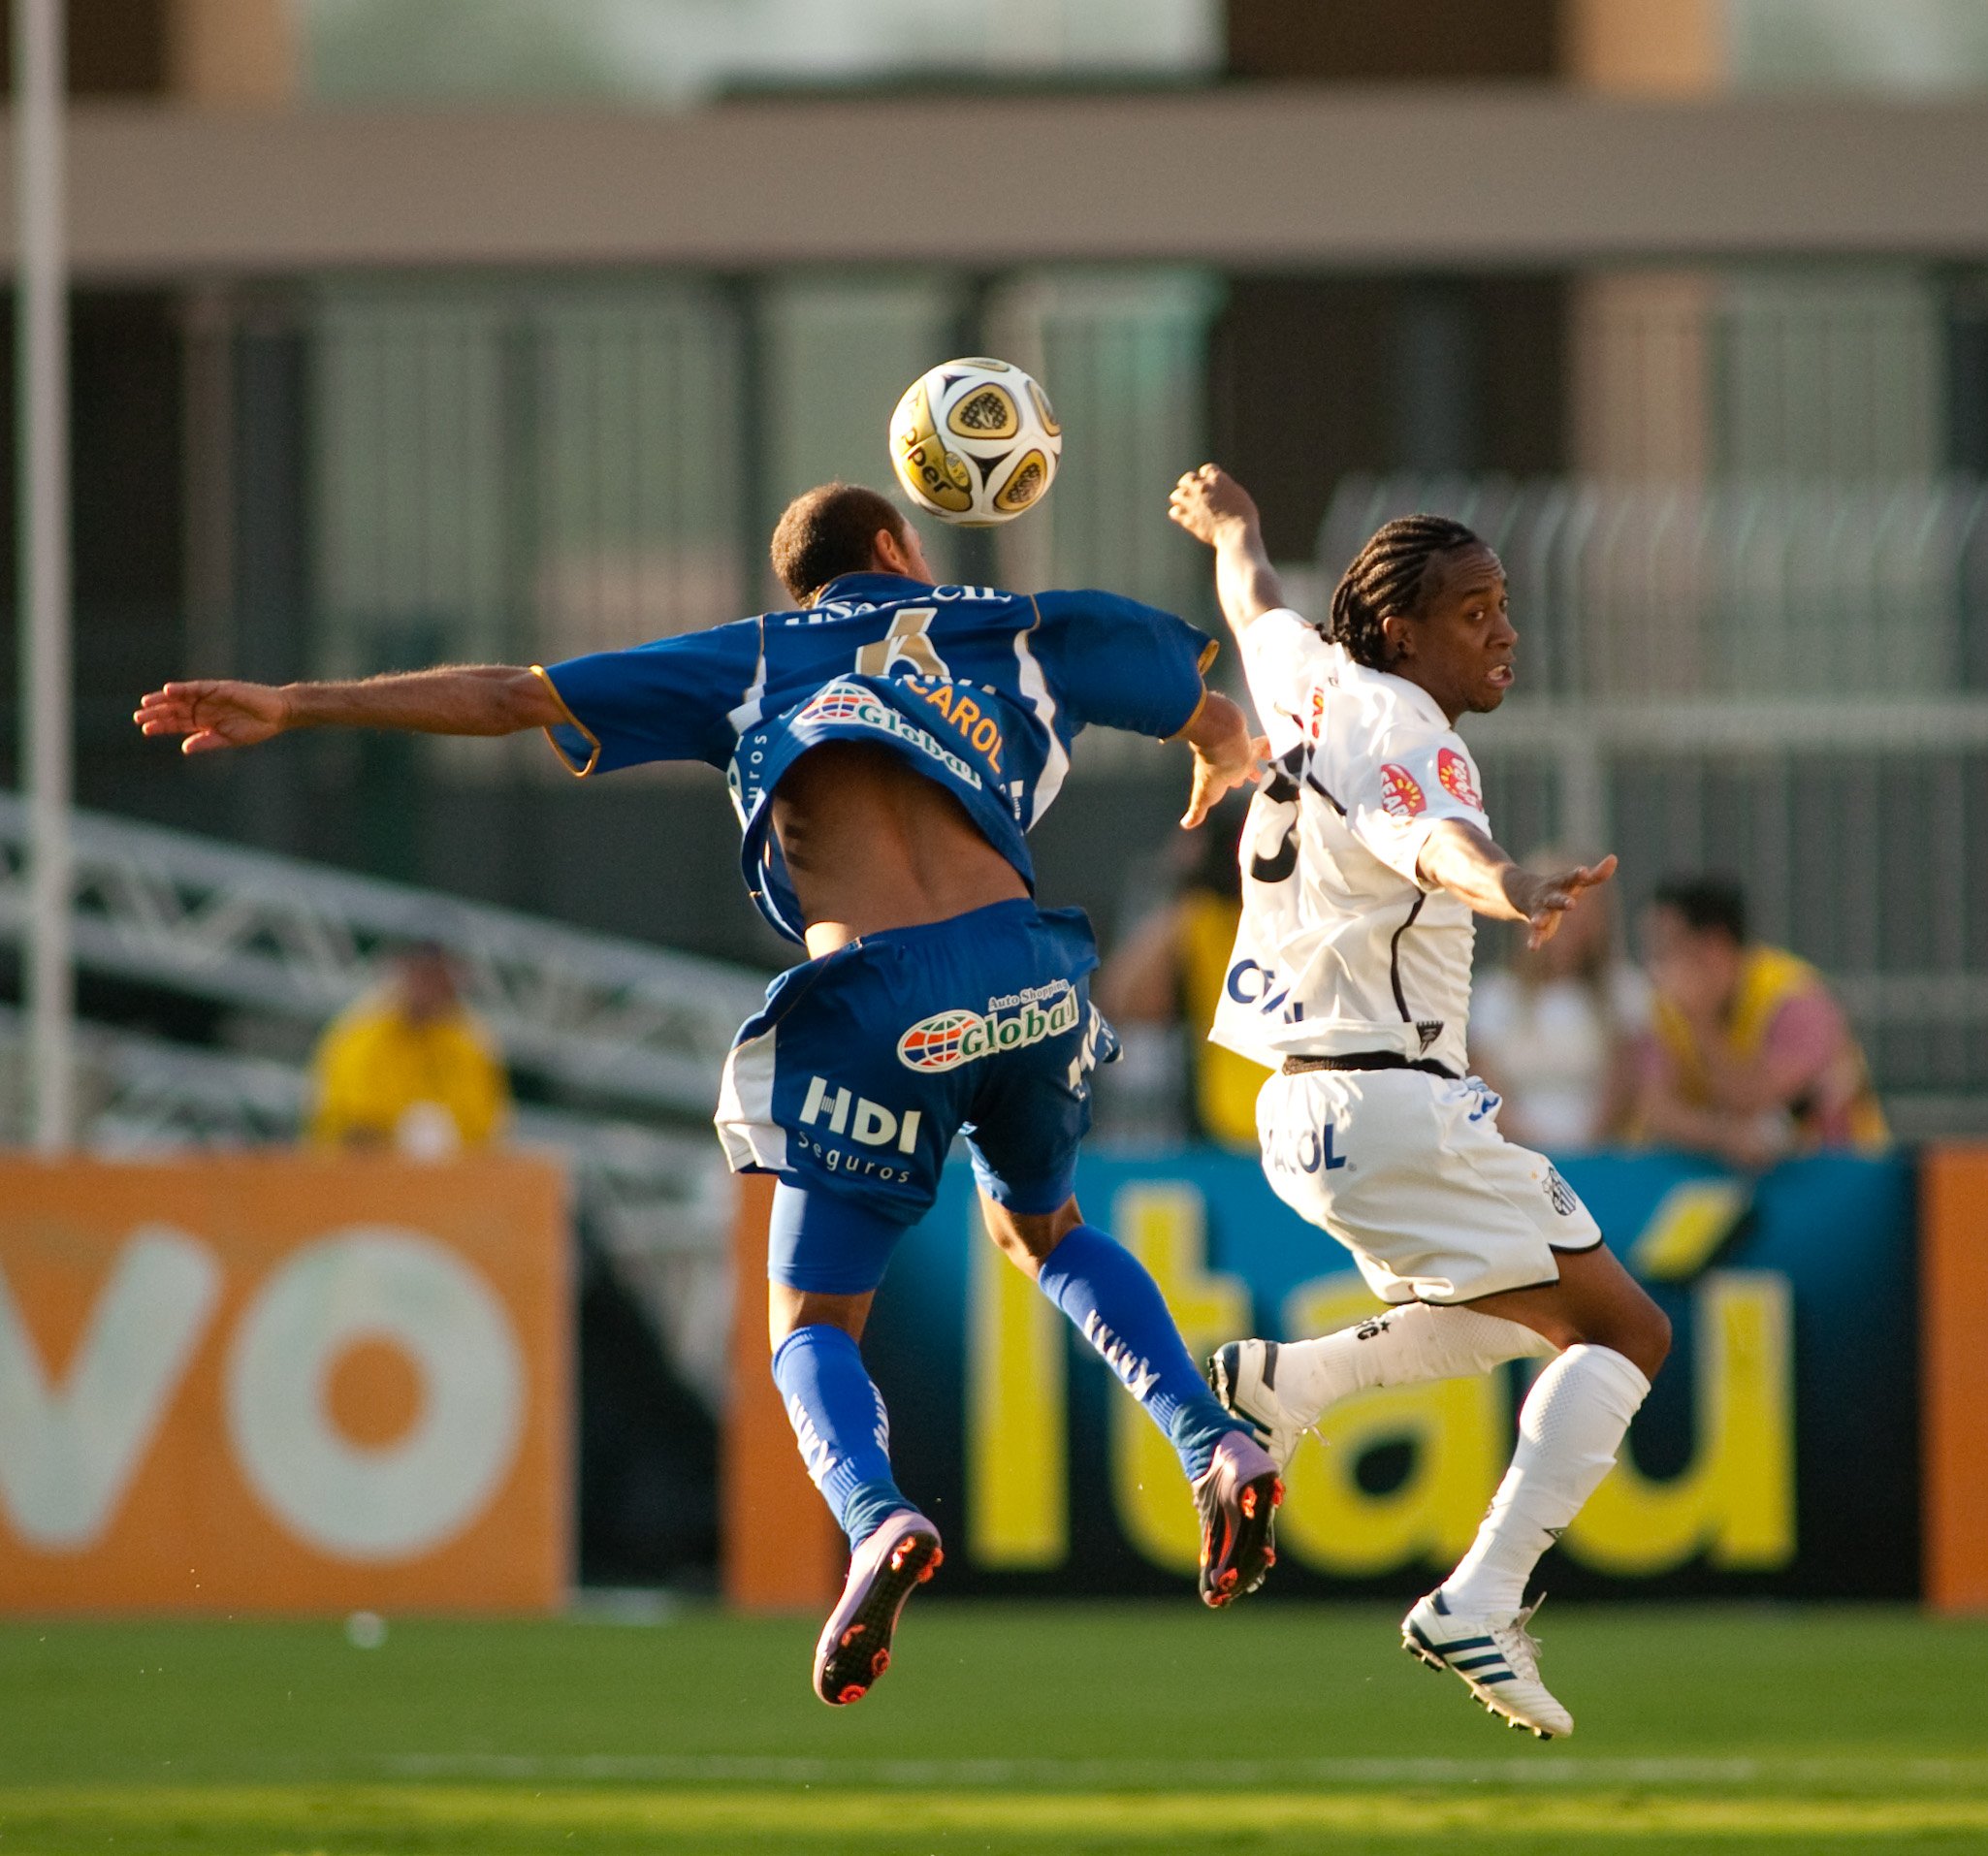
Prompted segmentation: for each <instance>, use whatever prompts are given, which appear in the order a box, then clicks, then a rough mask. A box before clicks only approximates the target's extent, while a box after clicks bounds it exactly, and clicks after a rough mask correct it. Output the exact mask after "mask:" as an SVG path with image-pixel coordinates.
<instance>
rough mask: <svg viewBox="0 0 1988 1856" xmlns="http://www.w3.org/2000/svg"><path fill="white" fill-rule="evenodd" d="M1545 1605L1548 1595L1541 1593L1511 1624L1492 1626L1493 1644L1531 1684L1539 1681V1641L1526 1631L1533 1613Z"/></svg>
mask: <svg viewBox="0 0 1988 1856" xmlns="http://www.w3.org/2000/svg"><path fill="white" fill-rule="evenodd" d="M1545 1603H1546V1594H1545V1593H1544V1592H1541V1593H1540V1595H1539V1596H1538V1597H1537V1598H1535V1599H1534V1600H1533V1601H1532V1603H1531V1604H1529V1605H1527V1606H1526V1607H1525V1609H1524V1610H1523V1611H1522V1612H1520V1613H1519V1615H1518V1616H1516V1617H1514V1618H1513V1619H1512V1621H1511V1622H1510V1623H1509V1624H1493V1625H1491V1642H1492V1643H1494V1644H1495V1645H1497V1647H1498V1648H1499V1650H1500V1651H1501V1652H1502V1654H1503V1655H1504V1658H1505V1661H1506V1662H1508V1663H1510V1664H1511V1665H1512V1668H1513V1670H1514V1671H1515V1672H1516V1673H1517V1674H1518V1675H1520V1676H1523V1678H1524V1679H1525V1680H1527V1681H1529V1682H1536V1681H1538V1680H1539V1639H1538V1638H1536V1637H1535V1636H1533V1634H1532V1633H1531V1632H1530V1631H1529V1630H1527V1629H1526V1625H1528V1624H1529V1623H1531V1622H1532V1615H1533V1613H1535V1612H1536V1611H1538V1610H1539V1608H1540V1606H1542V1605H1544V1604H1545Z"/></svg>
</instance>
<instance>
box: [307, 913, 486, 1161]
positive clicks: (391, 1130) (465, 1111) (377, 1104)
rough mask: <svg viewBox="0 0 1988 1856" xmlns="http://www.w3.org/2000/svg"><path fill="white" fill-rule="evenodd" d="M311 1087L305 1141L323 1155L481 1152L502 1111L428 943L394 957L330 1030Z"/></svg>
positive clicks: (473, 1034) (451, 982) (480, 1048)
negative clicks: (336, 1150)
mask: <svg viewBox="0 0 1988 1856" xmlns="http://www.w3.org/2000/svg"><path fill="white" fill-rule="evenodd" d="M311 1084H312V1089H311V1095H312V1109H311V1117H310V1138H311V1140H312V1141H313V1142H315V1143H316V1144H317V1145H319V1146H324V1147H346V1148H360V1147H391V1148H396V1149H398V1150H399V1151H401V1152H402V1153H406V1154H412V1155H414V1156H415V1157H417V1158H420V1159H439V1158H441V1157H442V1156H444V1155H447V1154H452V1153H455V1152H457V1151H459V1150H460V1149H463V1148H465V1147H482V1146H485V1145H487V1144H488V1143H489V1142H490V1141H491V1140H492V1139H493V1138H494V1137H495V1136H497V1135H498V1134H499V1133H500V1132H501V1131H502V1128H503V1124H504V1122H505V1120H506V1118H507V1117H508V1114H509V1111H510V1085H509V1083H508V1081H507V1079H506V1078H505V1075H504V1067H503V1064H502V1063H501V1062H500V1061H499V1059H498V1057H497V1052H496V1050H495V1049H494V1048H493V1046H492V1043H491V1040H490V1038H489V1036H488V1034H487V1033H486V1032H485V1031H484V1028H483V1026H482V1025H481V1024H480V1023H479V1022H478V1020H477V1019H476V1018H475V1017H474V1015H473V1014H471V1012H470V1011H469V1010H468V1008H466V1007H465V1005H464V1004H463V1002H462V999H461V997H460V995H459V994H458V992H457V989H456V976H455V971H454V969H453V967H452V966H451V965H450V962H449V957H448V955H447V953H446V952H445V951H444V950H443V949H442V948H440V947H438V946H436V945H434V944H433V943H421V944H415V945H413V946H409V947H405V948H402V949H401V951H400V952H399V953H398V954H396V955H395V956H394V962H393V971H392V976H391V977H390V978H389V980H388V982H387V984H386V985H385V986H384V987H382V988H381V989H380V990H379V991H377V992H375V993H371V994H369V995H368V996H367V997H366V998H364V999H361V1000H360V1001H358V1003H357V1004H355V1005H353V1006H352V1007H350V1008H348V1009H346V1010H345V1011H343V1012H341V1013H340V1014H339V1015H338V1016H337V1018H336V1019H334V1020H333V1021H332V1023H331V1025H330V1026H329V1027H328V1028H327V1029H326V1031H325V1034H324V1036H323V1037H322V1038H321V1039H320V1040H318V1046H317V1051H316V1053H315V1055H314V1056H313V1057H312V1059H311Z"/></svg>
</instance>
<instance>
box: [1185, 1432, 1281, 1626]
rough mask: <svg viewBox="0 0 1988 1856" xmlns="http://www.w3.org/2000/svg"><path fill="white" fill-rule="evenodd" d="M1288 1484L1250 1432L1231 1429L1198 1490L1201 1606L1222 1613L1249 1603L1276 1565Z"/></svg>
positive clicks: (1199, 1481) (1195, 1495)
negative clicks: (1245, 1601) (1279, 1524)
mask: <svg viewBox="0 0 1988 1856" xmlns="http://www.w3.org/2000/svg"><path fill="white" fill-rule="evenodd" d="M1283 1499H1284V1484H1283V1481H1282V1479H1281V1478H1280V1477H1279V1476H1278V1474H1277V1465H1276V1463H1275V1462H1274V1461H1272V1460H1271V1458H1270V1456H1269V1454H1268V1453H1267V1451H1266V1450H1265V1449H1264V1448H1263V1446H1262V1445H1260V1444H1259V1443H1257V1442H1256V1440H1255V1439H1254V1438H1252V1437H1251V1436H1250V1435H1249V1433H1248V1432H1247V1431H1240V1430H1232V1431H1231V1432H1229V1434H1228V1435H1227V1436H1226V1437H1224V1438H1223V1439H1222V1441H1221V1442H1220V1443H1218V1444H1217V1445H1216V1446H1215V1456H1214V1460H1213V1461H1212V1462H1211V1463H1210V1464H1209V1465H1208V1468H1207V1471H1206V1473H1205V1474H1203V1475H1202V1477H1201V1478H1200V1479H1199V1480H1198V1481H1197V1482H1196V1483H1195V1485H1194V1504H1195V1507H1196V1508H1197V1509H1198V1510H1199V1511H1200V1513H1201V1519H1202V1565H1201V1588H1202V1604H1204V1605H1211V1606H1214V1607H1216V1608H1217V1609H1219V1608H1220V1607H1222V1606H1224V1605H1229V1604H1233V1603H1234V1601H1235V1600H1236V1599H1238V1598H1246V1597H1247V1596H1248V1595H1249V1594H1250V1593H1251V1592H1253V1591H1255V1590H1256V1588H1257V1587H1258V1586H1259V1585H1261V1584H1263V1583H1264V1580H1265V1578H1266V1576H1267V1574H1268V1572H1269V1570H1270V1568H1271V1567H1272V1566H1274V1565H1275V1564H1276V1563H1277V1551H1276V1547H1275V1544H1274V1536H1275V1531H1276V1519H1277V1506H1278V1504H1279V1503H1280V1502H1282V1501H1283Z"/></svg>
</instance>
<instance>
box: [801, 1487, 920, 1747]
mask: <svg viewBox="0 0 1988 1856" xmlns="http://www.w3.org/2000/svg"><path fill="white" fill-rule="evenodd" d="M945 1559H946V1553H945V1552H944V1550H943V1549H942V1548H941V1547H940V1545H939V1530H938V1528H936V1527H934V1526H933V1525H932V1523H931V1522H930V1521H929V1520H926V1519H925V1518H924V1516H923V1515H921V1514H919V1513H918V1511H917V1510H916V1509H915V1508H901V1509H899V1510H898V1512H897V1513H896V1514H894V1515H892V1516H891V1517H890V1519H889V1520H886V1521H885V1522H884V1523H883V1525H882V1527H880V1528H878V1529H877V1530H876V1531H875V1532H874V1533H873V1534H871V1535H870V1537H869V1538H868V1539H867V1540H865V1541H864V1542H863V1544H862V1545H861V1546H860V1547H858V1548H857V1549H856V1551H855V1552H853V1553H852V1554H851V1555H850V1572H849V1578H848V1580H847V1581H846V1582H845V1583H844V1584H843V1588H842V1598H841V1600H840V1601H839V1602H838V1604H837V1605H836V1607H835V1609H834V1611H832V1612H830V1613H829V1615H828V1622H827V1623H825V1624H824V1625H822V1627H821V1639H820V1641H819V1642H818V1644H817V1645H816V1646H815V1692H816V1694H818V1695H819V1696H820V1697H821V1699H822V1700H823V1701H825V1702H827V1703H828V1704H829V1706H830V1707H833V1708H841V1707H846V1706H847V1705H848V1704H849V1703H850V1702H858V1701H861V1700H862V1699H863V1697H864V1696H865V1695H867V1694H868V1693H869V1692H870V1688H871V1685H872V1684H873V1683H874V1682H875V1681H876V1680H877V1679H878V1677H880V1676H882V1674H883V1672H884V1671H885V1670H886V1669H888V1668H889V1667H890V1640H891V1638H892V1636H893V1635H894V1634H895V1632H896V1630H897V1620H898V1616H899V1614H900V1613H901V1612H902V1611H903V1610H904V1606H905V1600H906V1599H908V1598H909V1597H910V1596H911V1595H912V1593H913V1592H914V1591H916V1590H917V1588H918V1587H919V1586H920V1585H922V1584H924V1583H925V1582H926V1581H927V1580H928V1579H930V1578H931V1577H932V1575H933V1574H934V1573H936V1572H937V1571H938V1570H939V1568H940V1566H941V1565H942V1564H944V1562H945Z"/></svg>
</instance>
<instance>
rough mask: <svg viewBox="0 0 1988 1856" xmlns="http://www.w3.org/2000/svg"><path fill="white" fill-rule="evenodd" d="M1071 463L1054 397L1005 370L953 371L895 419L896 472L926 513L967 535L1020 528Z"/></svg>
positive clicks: (949, 364) (932, 376)
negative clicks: (1011, 525)
mask: <svg viewBox="0 0 1988 1856" xmlns="http://www.w3.org/2000/svg"><path fill="white" fill-rule="evenodd" d="M1062 455H1063V428H1062V427H1061V426H1059V425H1058V424H1057V423H1056V414H1055V413H1054V412H1053V411H1051V409H1050V406H1049V396H1048V395H1047V394H1045V393H1044V392H1043V391H1042V388H1041V387H1040V386H1038V385H1037V384H1036V382H1035V381H1034V380H1033V379H1032V378H1031V377H1030V376H1029V375H1028V374H1025V373H1023V372H1022V370H1021V369H1020V368H1017V367H1015V366H1013V365H1012V364H1011V363H1010V362H1006V361H990V360H987V359H986V358H984V357H975V358H973V359H970V360H963V361H946V362H942V363H941V364H940V365H939V366H938V367H936V368H930V369H928V370H927V371H926V372H924V373H921V374H920V375H919V376H918V377H917V378H916V379H915V380H914V381H913V382H912V384H911V385H910V386H909V387H908V388H906V390H905V396H904V398H903V399H902V400H899V401H898V402H897V410H896V411H895V412H894V413H892V414H891V415H890V463H891V465H892V467H893V468H894V469H895V470H896V472H897V480H898V482H899V483H901V484H903V485H904V487H905V492H906V494H907V495H908V496H910V497H911V499H912V500H913V501H914V503H916V504H917V505H918V507H919V508H920V509H925V510H929V511H930V512H931V513H932V514H933V515H935V516H937V517H938V518H939V520H940V521H941V522H950V523H954V524H956V525H957V526H958V527H960V528H993V527H995V526H996V525H997V524H999V523H1003V522H1012V521H1013V520H1014V519H1015V517H1016V516H1018V515H1020V514H1021V513H1022V512H1023V511H1024V510H1025V509H1032V508H1034V507H1035V505H1036V504H1037V503H1039V502H1041V501H1042V498H1043V497H1044V496H1046V495H1047V494H1048V491H1049V486H1050V484H1052V483H1053V482H1054V481H1055V480H1056V461H1057V460H1058V459H1059V458H1060V457H1062Z"/></svg>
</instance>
